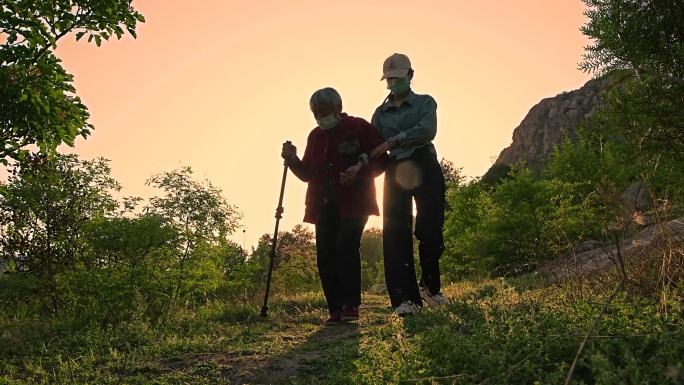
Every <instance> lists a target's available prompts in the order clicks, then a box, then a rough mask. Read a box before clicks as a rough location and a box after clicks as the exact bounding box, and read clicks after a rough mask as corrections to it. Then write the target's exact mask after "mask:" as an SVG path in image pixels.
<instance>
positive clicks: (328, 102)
mask: <svg viewBox="0 0 684 385" xmlns="http://www.w3.org/2000/svg"><path fill="white" fill-rule="evenodd" d="M341 105H342V97H341V96H340V94H339V93H338V92H337V91H335V89H334V88H331V87H326V88H322V89H320V90H318V91H316V92H314V93H313V95H311V100H309V107H311V109H312V110H313V109H314V108H319V107H330V108H333V109H335V108H337V107H338V106H341Z"/></svg>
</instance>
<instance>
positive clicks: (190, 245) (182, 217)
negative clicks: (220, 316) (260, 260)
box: [144, 167, 242, 304]
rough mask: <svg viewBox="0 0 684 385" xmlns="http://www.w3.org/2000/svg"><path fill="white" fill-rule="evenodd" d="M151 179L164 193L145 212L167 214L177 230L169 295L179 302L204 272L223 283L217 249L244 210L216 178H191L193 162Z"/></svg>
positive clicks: (165, 216) (170, 257) (169, 275)
mask: <svg viewBox="0 0 684 385" xmlns="http://www.w3.org/2000/svg"><path fill="white" fill-rule="evenodd" d="M147 184H148V185H151V186H153V187H157V188H159V189H162V190H163V191H164V192H165V195H164V196H161V197H158V196H157V197H153V198H150V200H149V203H148V204H147V206H146V207H145V208H144V212H145V213H147V214H151V215H156V216H159V217H160V218H163V219H164V221H165V223H167V224H168V225H169V226H171V227H172V228H174V229H175V231H176V234H177V238H176V239H175V240H174V245H175V248H174V249H173V250H172V251H171V255H169V256H167V258H168V259H167V263H168V264H169V265H168V267H167V268H168V269H169V274H168V278H169V279H170V280H171V282H172V283H171V284H170V286H169V290H170V292H169V297H170V299H171V304H175V303H176V302H177V300H178V298H179V297H180V296H181V295H184V294H185V293H187V292H188V291H191V290H193V288H192V285H193V280H194V279H195V278H198V277H200V276H204V278H203V279H201V280H200V281H206V280H205V279H206V278H210V277H206V275H207V274H210V275H212V276H213V278H211V279H209V281H213V282H214V284H213V285H216V284H218V280H219V279H220V274H221V266H222V264H223V262H222V260H223V258H224V256H222V255H220V253H218V254H217V253H216V248H219V249H220V248H222V247H224V246H225V244H226V242H227V237H228V236H229V235H230V234H232V233H233V232H234V231H235V229H236V228H237V226H238V220H239V219H240V218H241V216H242V214H241V213H240V212H239V211H238V210H237V208H236V207H235V206H232V205H230V204H228V203H227V201H226V199H225V198H224V197H223V196H222V192H221V190H220V189H218V188H216V187H214V186H213V185H212V184H211V182H209V181H208V180H204V181H202V182H198V181H196V180H194V179H192V169H191V168H190V167H183V168H180V169H177V170H174V171H171V172H164V173H161V174H158V175H154V176H152V177H151V178H150V179H148V181H147ZM209 281H206V282H209ZM196 289H197V288H196ZM205 289H206V288H205ZM205 289H201V290H205Z"/></svg>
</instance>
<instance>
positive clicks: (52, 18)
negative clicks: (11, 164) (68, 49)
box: [0, 0, 145, 164]
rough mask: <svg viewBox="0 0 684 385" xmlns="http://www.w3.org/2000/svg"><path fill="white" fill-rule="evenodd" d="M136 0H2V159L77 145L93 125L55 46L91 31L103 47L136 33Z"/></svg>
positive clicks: (92, 38)
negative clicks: (33, 150) (112, 39)
mask: <svg viewBox="0 0 684 385" xmlns="http://www.w3.org/2000/svg"><path fill="white" fill-rule="evenodd" d="M131 2H132V1H131V0H79V1H75V0H58V1H46V0H0V9H1V10H2V17H0V40H2V41H3V43H2V44H1V45H0V134H1V135H2V139H3V140H2V144H0V162H2V163H4V164H7V163H8V161H7V158H11V159H18V158H19V157H20V156H21V155H22V154H24V153H26V149H25V147H26V146H27V145H30V144H35V145H36V146H37V147H38V148H39V149H40V150H41V151H43V152H45V151H53V150H55V148H56V147H57V146H58V145H59V144H61V143H66V144H67V145H69V146H73V144H74V139H75V138H76V137H77V136H79V135H80V136H83V137H86V136H87V135H88V134H89V133H90V130H91V129H92V128H93V127H92V125H91V124H89V123H88V122H87V120H88V118H89V114H88V110H87V108H86V106H85V105H83V103H82V102H81V100H80V98H79V97H78V96H76V95H75V92H76V90H75V88H74V86H73V85H72V84H71V82H72V81H73V76H72V75H71V74H69V73H67V72H66V71H65V70H64V68H63V67H62V65H61V64H60V59H58V58H57V57H56V56H55V55H54V53H53V51H54V50H55V48H56V47H57V42H58V40H60V39H61V38H63V37H65V36H67V35H69V34H71V33H75V36H76V39H77V40H78V39H80V38H82V37H83V36H85V35H88V41H94V42H95V44H97V45H98V46H99V45H100V44H101V43H102V40H103V39H104V40H108V39H109V38H110V37H112V36H116V37H117V38H119V39H120V38H121V37H122V36H123V35H124V33H125V31H124V29H125V30H127V31H128V33H130V34H131V35H132V36H133V37H135V36H136V34H135V28H136V26H137V23H138V22H144V20H145V19H144V17H143V16H142V15H141V14H140V13H138V12H137V11H135V9H133V7H132V6H131Z"/></svg>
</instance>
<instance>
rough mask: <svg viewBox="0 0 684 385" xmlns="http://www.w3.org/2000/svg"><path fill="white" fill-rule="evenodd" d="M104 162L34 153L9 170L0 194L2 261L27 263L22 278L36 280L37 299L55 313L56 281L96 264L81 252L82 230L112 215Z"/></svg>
mask: <svg viewBox="0 0 684 385" xmlns="http://www.w3.org/2000/svg"><path fill="white" fill-rule="evenodd" d="M119 189H120V186H119V184H118V182H116V181H115V180H114V179H112V178H111V177H110V169H109V166H108V165H107V161H106V160H104V159H102V158H98V159H96V160H94V161H80V160H79V159H78V158H77V157H76V156H75V155H56V156H54V157H51V156H46V155H41V154H33V155H30V156H28V157H26V159H24V160H23V161H22V162H19V163H17V164H16V165H15V166H14V168H12V169H11V170H10V175H9V178H8V182H7V183H3V184H2V186H1V189H0V231H1V232H0V248H1V249H2V256H1V257H0V260H6V259H15V260H17V259H19V258H25V262H24V263H25V265H26V273H27V274H30V275H33V276H35V277H36V278H37V279H38V280H37V282H38V284H39V287H38V293H37V294H38V296H39V297H45V298H46V299H49V303H47V304H46V305H47V306H48V308H49V309H50V310H52V312H54V313H56V314H58V313H59V311H60V303H61V300H62V298H61V297H60V293H59V292H58V290H57V284H56V278H57V276H58V275H59V274H60V273H62V272H65V271H69V270H74V269H76V268H77V266H79V265H82V266H85V267H88V268H90V267H93V266H94V265H95V264H97V263H98V262H97V261H96V260H93V259H92V258H89V256H88V255H86V254H85V253H84V246H83V241H84V240H83V231H82V230H83V227H84V226H85V225H86V224H87V223H88V222H89V221H91V220H95V219H98V218H104V217H107V216H110V215H113V214H114V212H115V210H116V208H117V202H116V201H115V200H114V199H113V198H112V196H111V191H116V190H119Z"/></svg>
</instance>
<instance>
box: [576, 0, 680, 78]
mask: <svg viewBox="0 0 684 385" xmlns="http://www.w3.org/2000/svg"><path fill="white" fill-rule="evenodd" d="M584 3H585V4H586V5H587V7H588V10H587V11H586V12H585V15H586V16H587V17H588V21H587V23H586V24H585V25H584V26H583V27H582V29H581V30H582V33H584V34H585V35H587V36H588V37H590V38H591V39H593V40H594V43H593V44H591V45H589V46H587V47H586V48H585V49H586V53H585V54H584V61H583V62H582V64H581V65H580V68H581V69H582V70H584V71H586V72H590V73H596V74H598V75H603V74H607V73H611V72H613V71H615V70H628V74H629V75H639V74H644V75H649V76H653V77H658V78H661V79H663V80H667V81H671V82H676V83H680V84H684V67H683V66H682V62H683V61H684V50H682V46H683V45H684V23H682V20H684V3H682V2H681V1H680V0H653V1H643V0H584Z"/></svg>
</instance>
